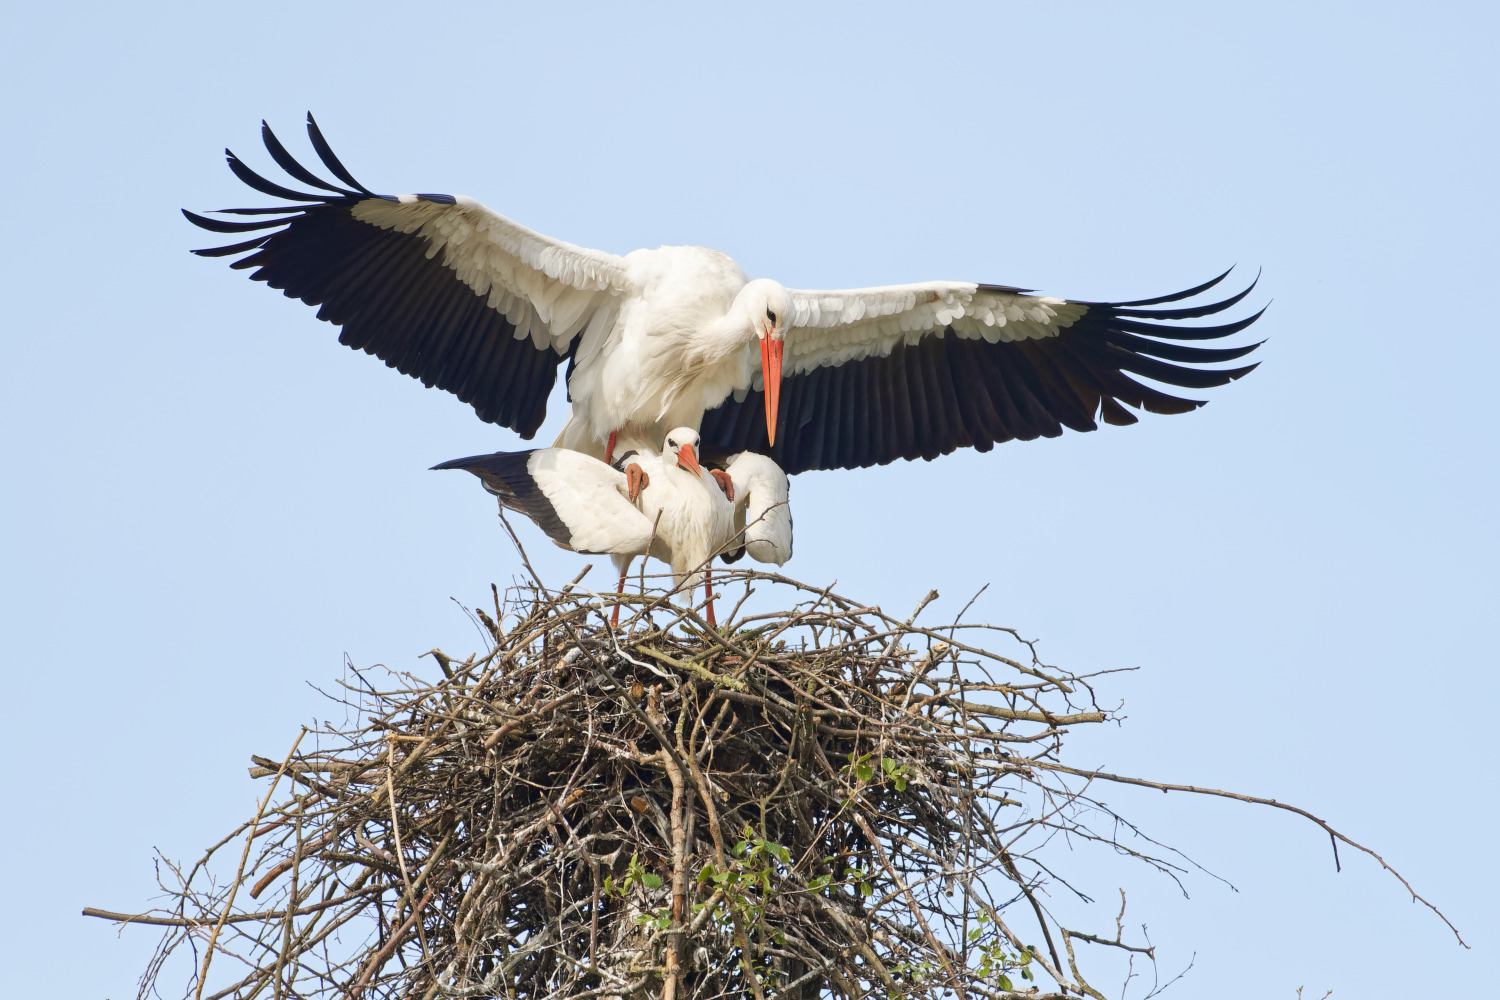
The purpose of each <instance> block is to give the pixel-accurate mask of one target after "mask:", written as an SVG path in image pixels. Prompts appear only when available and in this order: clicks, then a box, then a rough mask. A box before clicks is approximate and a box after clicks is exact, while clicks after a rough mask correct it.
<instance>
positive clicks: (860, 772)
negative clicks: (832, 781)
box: [854, 764, 875, 781]
mask: <svg viewBox="0 0 1500 1000" xmlns="http://www.w3.org/2000/svg"><path fill="white" fill-rule="evenodd" d="M854 775H855V777H857V778H858V779H859V780H860V781H869V780H870V779H872V778H874V777H875V769H874V768H873V767H871V766H870V765H869V764H859V765H856V766H855V768H854Z"/></svg>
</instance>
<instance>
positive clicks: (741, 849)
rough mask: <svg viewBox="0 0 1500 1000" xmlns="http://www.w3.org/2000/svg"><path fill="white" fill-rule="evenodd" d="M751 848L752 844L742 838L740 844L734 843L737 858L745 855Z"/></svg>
mask: <svg viewBox="0 0 1500 1000" xmlns="http://www.w3.org/2000/svg"><path fill="white" fill-rule="evenodd" d="M749 849H750V845H749V844H748V843H746V842H745V841H743V840H742V841H740V842H739V843H738V844H735V845H734V856H735V857H737V858H742V857H744V856H745V852H746V851H748V850H749Z"/></svg>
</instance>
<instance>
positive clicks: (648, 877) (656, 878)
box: [641, 872, 661, 889]
mask: <svg viewBox="0 0 1500 1000" xmlns="http://www.w3.org/2000/svg"><path fill="white" fill-rule="evenodd" d="M641 881H642V882H643V883H644V884H645V886H646V888H647V889H660V888H661V876H660V875H652V874H651V873H650V872H647V873H646V874H644V875H642V876H641Z"/></svg>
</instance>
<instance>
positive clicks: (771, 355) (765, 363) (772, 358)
mask: <svg viewBox="0 0 1500 1000" xmlns="http://www.w3.org/2000/svg"><path fill="white" fill-rule="evenodd" d="M785 347H786V341H784V340H773V339H771V338H770V337H762V338H761V340H760V372H761V378H762V379H763V380H764V382H765V389H766V441H767V442H768V443H769V444H772V445H774V444H775V443H776V408H777V406H778V405H779V404H780V402H781V352H782V349H783V348H785Z"/></svg>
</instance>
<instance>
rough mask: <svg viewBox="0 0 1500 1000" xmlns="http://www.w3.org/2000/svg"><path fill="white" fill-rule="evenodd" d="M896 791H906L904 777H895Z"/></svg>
mask: <svg viewBox="0 0 1500 1000" xmlns="http://www.w3.org/2000/svg"><path fill="white" fill-rule="evenodd" d="M896 791H898V792H904V791H906V779H905V778H897V779H896Z"/></svg>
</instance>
